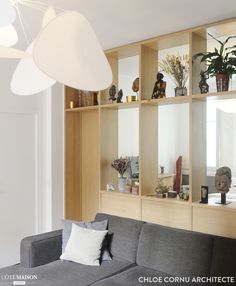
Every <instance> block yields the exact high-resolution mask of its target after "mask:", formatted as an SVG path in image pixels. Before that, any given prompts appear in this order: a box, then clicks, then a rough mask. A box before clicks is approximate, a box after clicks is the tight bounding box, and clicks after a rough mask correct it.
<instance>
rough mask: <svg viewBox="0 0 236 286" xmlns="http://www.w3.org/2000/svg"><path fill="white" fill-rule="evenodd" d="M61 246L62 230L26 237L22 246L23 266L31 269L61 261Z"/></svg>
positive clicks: (21, 257)
mask: <svg viewBox="0 0 236 286" xmlns="http://www.w3.org/2000/svg"><path fill="white" fill-rule="evenodd" d="M61 246H62V231H61V230H56V231H51V232H47V233H43V234H39V235H34V236H30V237H26V238H24V239H23V240H22V241H21V246H20V260H21V266H22V267H29V268H31V267H36V266H39V265H43V264H46V263H49V262H52V261H55V260H57V259H59V257H60V255H61Z"/></svg>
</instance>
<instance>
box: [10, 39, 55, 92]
mask: <svg viewBox="0 0 236 286" xmlns="http://www.w3.org/2000/svg"><path fill="white" fill-rule="evenodd" d="M34 43H35V42H33V43H31V44H30V45H29V47H28V48H27V49H26V53H29V54H32V52H33V48H34ZM55 82H56V81H55V80H53V79H51V78H49V77H48V76H47V75H46V74H44V73H43V72H41V71H40V70H39V69H38V67H37V66H36V65H35V63H34V61H33V58H31V59H22V60H20V62H19V63H18V65H17V67H16V69H15V72H14V74H13V76H12V80H11V90H12V92H13V93H15V94H17V95H33V94H36V93H39V92H42V91H44V90H46V89H47V88H49V87H51V86H52V85H54V84H55Z"/></svg>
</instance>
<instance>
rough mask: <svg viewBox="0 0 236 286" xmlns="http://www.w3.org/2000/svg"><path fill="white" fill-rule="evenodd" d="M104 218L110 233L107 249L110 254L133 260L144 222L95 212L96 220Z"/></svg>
mask: <svg viewBox="0 0 236 286" xmlns="http://www.w3.org/2000/svg"><path fill="white" fill-rule="evenodd" d="M105 219H108V230H109V234H112V238H111V242H110V249H109V250H110V252H111V254H112V255H113V256H115V257H119V258H123V259H126V260H129V261H132V262H135V261H136V254H137V248H138V242H139V235H140V232H141V228H142V226H143V224H144V222H142V221H137V220H133V219H128V218H122V217H118V216H112V215H108V214H97V215H96V218H95V220H96V221H101V220H105Z"/></svg>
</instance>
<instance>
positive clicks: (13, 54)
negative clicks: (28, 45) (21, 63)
mask: <svg viewBox="0 0 236 286" xmlns="http://www.w3.org/2000/svg"><path fill="white" fill-rule="evenodd" d="M0 55H1V58H5V59H30V58H32V55H30V54H28V53H26V52H24V51H21V50H18V49H15V48H9V47H3V46H0Z"/></svg>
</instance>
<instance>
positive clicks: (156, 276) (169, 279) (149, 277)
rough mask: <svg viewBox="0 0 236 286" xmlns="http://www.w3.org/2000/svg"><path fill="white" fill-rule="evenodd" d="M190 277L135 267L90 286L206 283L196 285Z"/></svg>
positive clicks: (184, 285)
mask: <svg viewBox="0 0 236 286" xmlns="http://www.w3.org/2000/svg"><path fill="white" fill-rule="evenodd" d="M191 280H192V279H191V278H190V277H174V276H171V275H169V274H166V273H164V272H160V271H157V270H153V269H150V268H146V267H142V266H136V267H132V268H130V269H128V270H126V271H123V272H121V273H119V274H116V275H114V276H112V277H109V278H106V279H103V280H101V281H98V282H95V283H94V284H92V286H124V285H125V286H138V285H140V286H151V285H172V286H177V285H178V286H190V285H192V286H198V285H199V286H200V285H207V284H206V283H200V284H199V283H196V282H194V281H191Z"/></svg>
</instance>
